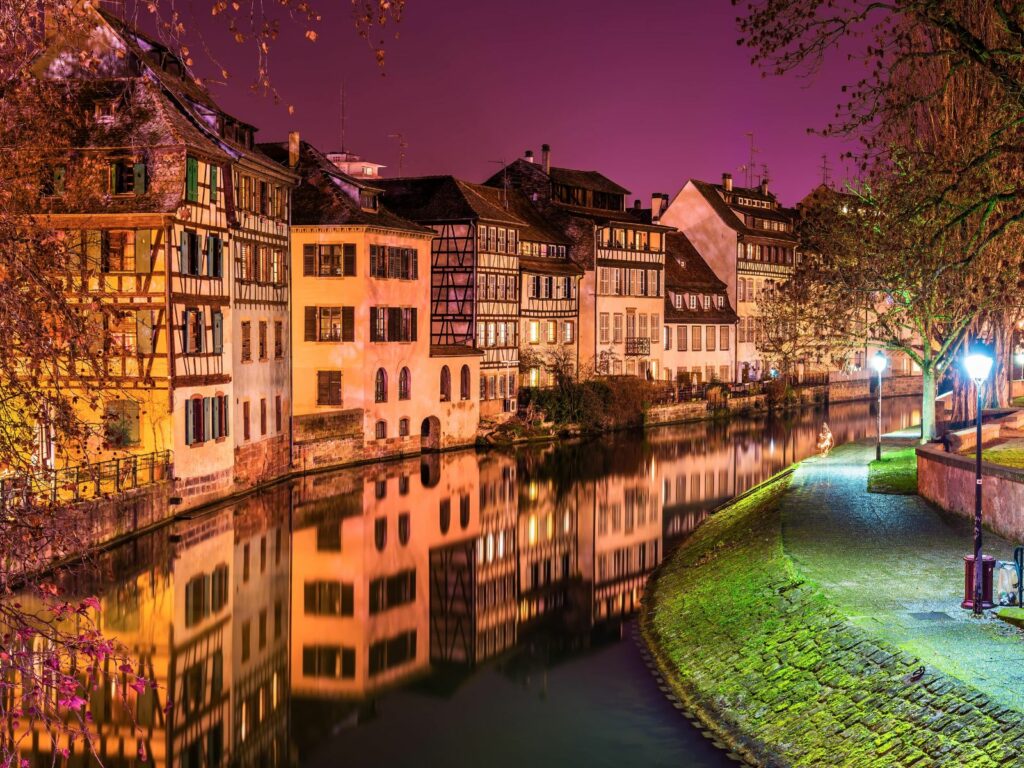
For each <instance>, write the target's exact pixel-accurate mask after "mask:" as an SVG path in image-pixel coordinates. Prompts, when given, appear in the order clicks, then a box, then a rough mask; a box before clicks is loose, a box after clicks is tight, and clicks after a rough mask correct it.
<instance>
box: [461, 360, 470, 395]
mask: <svg viewBox="0 0 1024 768" xmlns="http://www.w3.org/2000/svg"><path fill="white" fill-rule="evenodd" d="M459 397H461V398H462V399H463V400H469V366H468V365H464V366H462V372H461V373H460V374H459Z"/></svg>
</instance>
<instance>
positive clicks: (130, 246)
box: [33, 9, 292, 506]
mask: <svg viewBox="0 0 1024 768" xmlns="http://www.w3.org/2000/svg"><path fill="white" fill-rule="evenodd" d="M86 12H87V13H89V14H90V16H89V17H87V18H89V19H90V22H89V24H88V25H87V29H86V31H85V32H84V33H82V34H83V35H84V39H75V40H65V39H63V38H62V36H61V34H60V33H59V32H56V33H54V35H53V36H51V37H50V38H49V39H48V45H47V47H46V48H45V50H44V51H43V52H42V53H41V54H40V55H39V57H38V58H37V59H36V61H35V62H34V64H33V67H34V72H35V74H36V75H37V77H39V78H40V79H41V80H43V81H52V82H54V83H56V84H59V85H60V86H61V87H63V88H66V89H68V92H70V93H74V94H77V96H78V98H77V100H76V99H75V98H72V99H69V100H68V107H69V109H70V110H85V111H86V114H87V115H88V116H89V118H88V122H89V131H88V135H87V136H86V137H85V138H84V139H83V141H82V143H81V146H76V147H75V148H74V151H73V152H72V153H70V155H69V156H67V157H55V158H54V159H53V162H54V165H55V168H58V169H59V171H60V179H61V181H62V184H61V185H54V186H53V189H54V194H53V195H52V196H51V197H50V198H49V205H50V209H49V211H48V213H49V214H50V215H51V217H52V220H53V221H54V223H55V225H56V226H57V227H58V228H60V229H63V230H66V231H68V233H69V237H73V238H76V239H77V241H80V243H81V251H82V254H83V264H84V265H85V267H86V268H85V270H84V271H85V274H86V275H87V279H88V280H90V286H92V287H93V288H94V290H95V291H96V295H97V300H99V301H101V302H105V303H108V304H110V305H111V306H113V307H115V308H116V309H117V310H119V312H118V315H117V317H118V320H117V321H115V323H116V327H112V328H109V329H108V331H110V337H111V338H112V339H113V341H114V342H115V343H114V344H113V345H112V355H111V356H112V358H114V359H113V360H112V365H113V366H114V370H115V372H116V374H117V375H116V377H115V381H114V387H113V388H112V391H111V392H110V393H109V395H108V396H105V397H104V398H103V400H104V405H103V412H102V413H99V414H90V415H88V417H89V418H94V419H96V420H97V421H98V422H99V423H100V425H101V426H102V429H101V430H98V431H100V432H101V433H102V435H101V437H100V438H98V439H97V440H96V443H95V445H94V446H92V449H91V450H90V457H89V458H90V459H91V460H93V461H96V460H101V459H104V458H110V457H124V456H128V457H131V456H133V455H138V454H151V453H154V452H156V453H157V454H158V455H160V456H168V457H171V456H173V472H174V475H173V476H174V478H175V481H176V489H175V490H176V493H177V495H179V496H180V497H181V498H182V502H183V503H184V505H186V506H188V505H195V504H199V503H202V502H203V501H208V500H212V499H214V498H217V497H219V496H223V495H225V494H226V493H229V492H231V491H232V490H233V489H234V488H235V482H234V481H235V479H236V475H235V459H236V445H237V446H238V455H239V459H240V462H239V463H240V466H241V467H242V471H241V472H240V473H239V475H238V477H237V479H238V480H239V481H240V482H241V483H242V484H244V485H249V484H252V483H255V482H258V481H260V480H265V479H268V477H272V476H274V475H275V474H280V473H282V472H283V471H285V470H286V469H287V466H288V459H289V455H288V449H287V445H288V437H287V425H288V423H289V413H288V400H287V385H288V362H287V357H286V349H285V348H284V346H283V345H282V346H281V348H280V350H277V349H275V347H274V339H275V335H274V334H275V333H278V334H279V336H280V338H281V339H282V342H283V338H284V333H285V331H286V328H287V316H286V315H287V312H286V310H287V286H286V284H285V282H284V279H283V276H284V270H285V268H286V264H285V263H284V258H285V256H286V253H285V244H286V243H287V238H288V226H287V220H288V216H287V205H288V196H289V193H290V186H291V183H292V181H291V176H290V174H289V173H288V172H287V171H286V170H285V169H283V168H282V167H280V166H278V165H276V164H275V163H273V162H272V161H270V160H269V159H268V158H266V157H265V156H263V155H261V153H260V152H259V151H258V150H257V149H256V148H255V147H254V129H253V127H252V126H250V125H247V124H245V123H242V122H240V121H238V120H235V119H234V118H232V117H231V116H230V115H228V114H227V113H225V112H224V111H223V110H221V109H220V108H219V107H218V105H217V104H216V103H215V102H214V101H213V99H212V98H211V97H210V95H209V93H208V92H207V91H206V90H205V89H204V88H202V87H201V86H200V85H199V84H198V83H197V81H195V80H194V79H192V77H191V75H190V74H189V73H188V70H187V68H186V67H185V65H184V63H183V61H182V59H181V58H180V57H179V56H178V55H177V54H176V53H175V52H173V51H172V50H170V49H168V48H167V47H165V46H164V45H162V44H160V43H159V42H157V41H155V40H153V39H151V38H149V37H147V36H145V35H144V34H142V33H141V32H139V31H138V30H136V29H134V28H133V27H131V26H129V25H127V24H126V23H124V22H123V21H122V20H120V19H118V18H117V17H115V16H113V15H111V14H108V13H106V12H104V11H100V10H88V9H87V11H86ZM82 50H86V51H89V53H90V56H91V58H92V61H91V62H90V61H86V62H81V61H80V59H79V57H78V54H79V53H80V52H81V51H82ZM89 58H90V57H86V59H89ZM97 62H98V63H97ZM69 115H70V113H69ZM69 119H70V117H69ZM83 158H89V160H90V162H91V163H95V162H97V161H99V162H101V163H107V164H108V166H109V173H107V174H105V179H104V185H105V190H104V196H103V200H102V205H101V206H100V207H98V208H96V209H89V210H78V209H75V208H74V207H73V206H72V205H70V204H67V203H66V202H65V201H64V200H63V199H62V195H61V189H62V188H63V182H66V181H67V180H69V179H72V178H74V176H75V174H76V173H84V172H85V171H84V162H83ZM236 236H237V238H238V242H237V244H236V243H235V238H236ZM248 252H251V253H252V254H253V256H252V259H251V261H250V262H248V263H249V264H252V265H254V266H252V267H251V269H252V270H258V271H259V274H258V278H259V279H256V280H253V279H250V276H251V274H254V273H249V272H243V273H242V274H236V273H235V269H236V268H237V269H240V270H246V269H249V268H250V267H248V266H247V262H246V260H245V259H244V258H242V257H241V255H240V254H244V253H248ZM236 306H237V307H239V308H240V309H239V313H237V314H238V316H236V311H235V308H236ZM247 324H248V327H249V328H250V329H252V336H251V339H253V340H255V341H253V342H252V343H253V344H254V345H256V344H258V343H259V341H258V340H259V339H260V338H261V336H260V333H261V329H262V328H263V327H264V326H265V327H266V344H265V348H266V353H267V354H266V362H267V365H266V366H265V367H264V368H261V369H260V371H259V372H255V371H254V370H253V371H250V372H246V373H244V374H241V371H240V370H239V365H241V364H242V363H243V355H244V352H245V348H244V344H241V343H239V342H240V341H243V340H244V333H242V331H244V329H245V328H246V325H247ZM278 324H280V328H279V329H278ZM236 334H240V335H241V336H242V337H243V339H238V336H236ZM115 348H116V349H115ZM257 349H258V347H257ZM236 359H237V362H238V365H236ZM240 374H241V375H240ZM240 379H245V380H246V383H244V384H240V383H239V380H240ZM85 385H86V386H87V385H88V382H86V383H85ZM254 402H255V403H256V405H255V408H256V409H257V410H256V411H255V412H256V413H257V414H259V413H261V412H265V413H266V417H265V425H266V429H265V430H264V429H260V427H261V426H262V425H261V424H260V423H257V429H256V431H255V433H254V432H253V430H252V428H251V427H250V428H249V430H247V429H246V421H245V415H246V413H252V412H253V411H252V408H253V407H254V406H253V403H254ZM261 403H263V404H262V405H261ZM258 418H259V417H258V416H255V417H253V419H254V421H255V419H258ZM262 437H267V438H271V437H273V438H275V439H274V440H273V450H276V455H274V456H273V458H270V453H269V452H268V453H265V454H264V457H263V460H261V461H257V462H250V461H248V456H249V455H250V452H249V450H248V444H249V443H250V442H252V443H255V442H258V440H256V439H254V438H262ZM259 450H260V451H261V452H262V451H263V449H259ZM253 467H255V471H249V469H251V468H253Z"/></svg>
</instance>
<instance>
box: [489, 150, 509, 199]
mask: <svg viewBox="0 0 1024 768" xmlns="http://www.w3.org/2000/svg"><path fill="white" fill-rule="evenodd" d="M487 162H489V163H497V164H498V165H500V166H501V203H502V205H504V206H505V207H506V208H508V166H507V165H506V164H505V161H504V160H488V161H487Z"/></svg>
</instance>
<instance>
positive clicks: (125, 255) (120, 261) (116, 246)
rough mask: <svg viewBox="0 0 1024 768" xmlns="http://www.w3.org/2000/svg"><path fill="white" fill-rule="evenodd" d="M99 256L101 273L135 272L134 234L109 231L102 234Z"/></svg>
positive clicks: (122, 231) (132, 232)
mask: <svg viewBox="0 0 1024 768" xmlns="http://www.w3.org/2000/svg"><path fill="white" fill-rule="evenodd" d="M102 236H103V239H102V246H101V248H102V251H101V256H100V271H101V272H134V271H135V232H134V231H126V230H110V231H107V232H103V235H102Z"/></svg>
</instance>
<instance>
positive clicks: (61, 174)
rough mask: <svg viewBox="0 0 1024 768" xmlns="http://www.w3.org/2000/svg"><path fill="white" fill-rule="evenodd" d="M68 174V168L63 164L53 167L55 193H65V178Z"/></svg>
mask: <svg viewBox="0 0 1024 768" xmlns="http://www.w3.org/2000/svg"><path fill="white" fill-rule="evenodd" d="M66 176H67V168H66V167H65V166H63V165H58V166H55V167H54V169H53V194H55V195H63V194H64V179H65V177H66Z"/></svg>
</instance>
